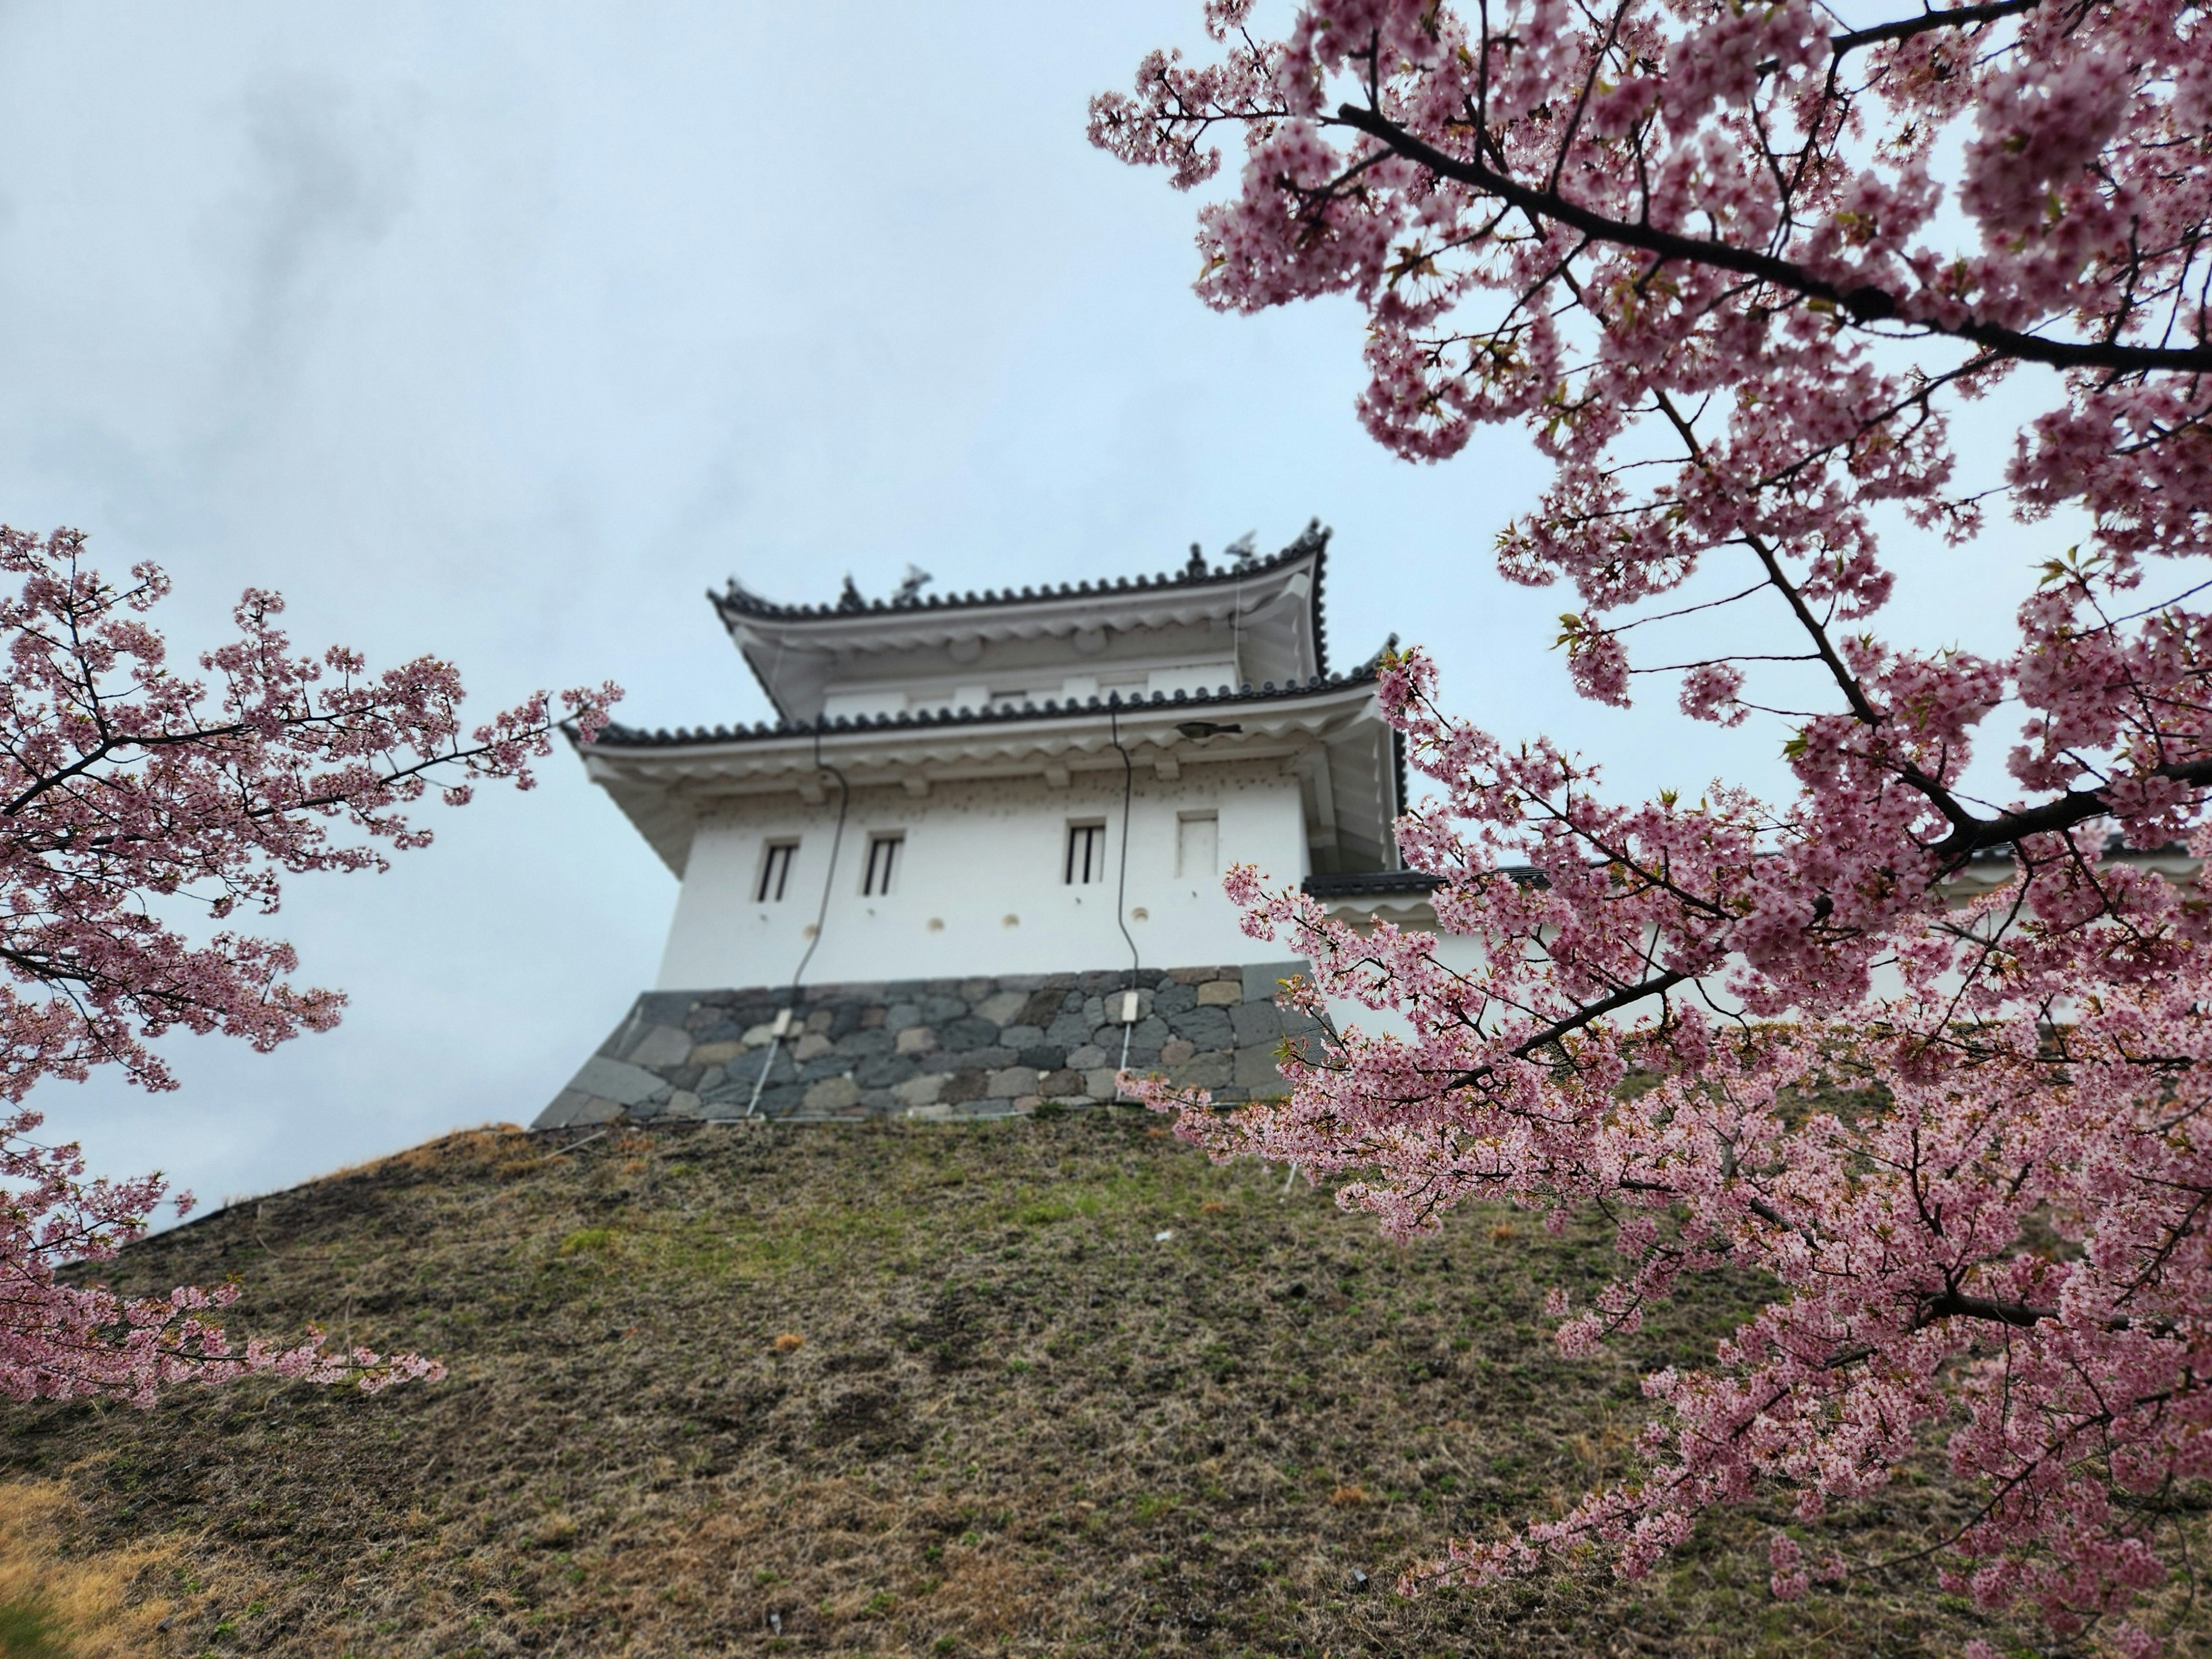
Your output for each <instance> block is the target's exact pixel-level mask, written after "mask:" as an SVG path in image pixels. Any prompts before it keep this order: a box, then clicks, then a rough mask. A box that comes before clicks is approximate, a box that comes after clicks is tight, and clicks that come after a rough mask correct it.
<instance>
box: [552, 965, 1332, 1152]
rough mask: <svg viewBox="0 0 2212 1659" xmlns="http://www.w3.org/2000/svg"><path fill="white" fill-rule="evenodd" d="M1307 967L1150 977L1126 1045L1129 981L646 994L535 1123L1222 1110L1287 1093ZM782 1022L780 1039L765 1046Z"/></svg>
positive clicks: (1022, 978)
mask: <svg viewBox="0 0 2212 1659" xmlns="http://www.w3.org/2000/svg"><path fill="white" fill-rule="evenodd" d="M1305 967H1306V964H1305V963H1303V962H1279V963H1255V964H1247V965H1244V966H1241V967H1227V968H1177V969H1170V970H1169V971H1167V972H1165V973H1163V972H1161V971H1160V970H1159V969H1150V970H1147V971H1146V972H1145V973H1143V974H1141V975H1139V977H1138V981H1137V986H1138V989H1137V1018H1136V1020H1135V1022H1134V1023H1133V1024H1130V1025H1128V1026H1127V1027H1126V1028H1125V1027H1124V1025H1123V1024H1122V1022H1121V1001H1122V994H1123V993H1125V992H1126V991H1127V989H1128V987H1129V980H1130V975H1129V972H1128V970H1127V969H1121V970H1119V971H1105V972H1100V973H1093V974H1015V975H1006V976H1005V977H1002V978H998V979H963V980H909V981H900V982H897V983H893V984H882V985H821V986H810V987H806V988H805V989H803V990H802V991H800V992H799V996H798V1000H796V1002H792V1001H791V999H790V994H789V993H788V992H787V991H781V990H766V989H760V990H748V991H648V992H647V993H646V994H644V995H643V996H641V997H640V998H638V1000H637V1002H636V1004H635V1006H633V1007H632V1008H631V1010H630V1012H629V1018H627V1019H625V1020H624V1021H623V1023H622V1024H621V1025H619V1026H618V1027H617V1028H616V1030H615V1032H614V1035H613V1036H610V1037H609V1038H608V1039H607V1040H606V1042H604V1043H602V1044H600V1045H599V1052H598V1053H597V1054H594V1055H592V1058H591V1059H590V1060H586V1061H585V1062H584V1066H583V1068H582V1069H581V1070H580V1071H579V1072H578V1073H576V1075H575V1077H574V1079H572V1080H571V1081H570V1083H569V1085H568V1087H567V1088H566V1089H564V1090H562V1091H561V1093H560V1094H559V1095H558V1096H557V1097H556V1098H555V1099H554V1101H553V1103H552V1104H551V1105H550V1106H548V1107H547V1108H546V1109H544V1111H543V1112H541V1113H540V1114H538V1121H537V1125H536V1127H538V1128H541V1129H545V1128H558V1127H568V1126H570V1125H574V1124H589V1123H608V1122H613V1121H617V1119H627V1120H629V1121H639V1122H641V1121H650V1120H653V1119H660V1118H667V1119H703V1120H708V1121H717V1120H720V1121H727V1120H730V1119H735V1118H741V1117H744V1116H745V1115H747V1111H748V1109H749V1108H750V1109H751V1110H752V1111H754V1112H755V1113H757V1115H760V1116H763V1117H769V1118H776V1119H781V1120H785V1121H837V1120H842V1119H851V1118H863V1117H888V1116H898V1117H915V1118H926V1119H934V1118H953V1117H1006V1116H1014V1115H1024V1114H1027V1113H1030V1112H1034V1111H1035V1110H1036V1109H1037V1108H1038V1107H1039V1106H1041V1105H1044V1104H1046V1103H1058V1104H1060V1105H1066V1106H1073V1107H1082V1106H1094V1105H1098V1104H1101V1103H1105V1102H1108V1101H1110V1100H1112V1099H1113V1098H1114V1096H1115V1090H1114V1076H1115V1071H1116V1070H1117V1069H1118V1068H1119V1066H1121V1059H1122V1042H1123V1037H1124V1034H1125V1030H1126V1035H1127V1042H1128V1048H1127V1054H1128V1064H1129V1066H1130V1068H1131V1069H1132V1070H1133V1071H1140V1072H1162V1073H1165V1074H1166V1075H1167V1076H1168V1077H1169V1078H1170V1079H1173V1080H1174V1081H1175V1082H1176V1083H1178V1084H1182V1085H1197V1086H1202V1087H1205V1088H1207V1089H1210V1090H1212V1091H1213V1096H1214V1098H1215V1099H1217V1100H1248V1099H1252V1098H1255V1097H1269V1096H1279V1095H1282V1094H1285V1093H1287V1092H1288V1091H1289V1090H1288V1085H1286V1084H1285V1082H1284V1081H1283V1079H1282V1075H1281V1073H1279V1071H1278V1070H1277V1069H1276V1062H1277V1059H1278V1055H1279V1050H1280V1048H1281V1046H1282V1044H1283V1042H1284V1041H1285V1038H1288V1039H1290V1040H1291V1041H1292V1042H1299V1041H1303V1040H1304V1039H1306V1038H1307V1037H1308V1036H1309V1035H1310V1030H1311V1024H1310V1022H1309V1021H1308V1020H1306V1019H1305V1018H1304V1017H1303V1016H1301V1015H1298V1014H1295V1013H1290V1012H1284V1011H1282V1010H1279V1009H1278V1008H1277V1007H1276V1006H1275V994H1276V991H1277V989H1278V986H1279V981H1282V980H1284V979H1286V978H1289V977H1290V976H1291V975H1295V974H1302V973H1304V971H1305ZM787 1005H788V1006H790V1007H791V1010H792V1015H791V1019H790V1021H789V1023H788V1029H787V1031H786V1033H785V1034H784V1035H783V1036H781V1037H780V1038H779V1037H777V1036H775V1021H776V1017H777V1015H778V1013H779V1012H781V1010H782V1009H784V1008H785V1007H786V1006H787Z"/></svg>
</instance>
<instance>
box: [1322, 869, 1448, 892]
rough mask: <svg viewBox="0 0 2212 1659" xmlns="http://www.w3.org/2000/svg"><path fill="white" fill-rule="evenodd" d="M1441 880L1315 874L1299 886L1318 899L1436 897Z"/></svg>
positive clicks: (1410, 874)
mask: <svg viewBox="0 0 2212 1659" xmlns="http://www.w3.org/2000/svg"><path fill="white" fill-rule="evenodd" d="M1299 885H1301V886H1302V887H1303V888H1304V890H1306V891H1307V892H1308V893H1310V894H1311V895H1312V896H1314V897H1316V898H1352V897H1358V896H1366V895H1368V894H1373V893H1433V892H1435V891H1436V890H1437V888H1439V887H1442V886H1443V885H1444V878H1443V877H1442V876H1432V875H1431V874H1430V873H1429V872H1427V871H1425V870H1340V871H1334V872H1329V873H1328V874H1322V873H1320V872H1316V873H1315V874H1313V875H1310V876H1308V877H1307V878H1305V880H1304V882H1302V883H1300V884H1299Z"/></svg>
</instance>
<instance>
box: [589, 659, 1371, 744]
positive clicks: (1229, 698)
mask: <svg viewBox="0 0 2212 1659" xmlns="http://www.w3.org/2000/svg"><path fill="white" fill-rule="evenodd" d="M1395 643H1396V641H1395V639H1394V640H1393V641H1392V644H1394V645H1395ZM1380 661H1381V654H1380V653H1377V655H1376V657H1375V658H1374V659H1370V660H1369V661H1367V662H1364V663H1362V664H1360V665H1359V666H1358V667H1357V668H1355V669H1353V670H1352V671H1351V672H1349V673H1346V674H1314V675H1310V676H1309V677H1308V678H1306V679H1304V680H1303V681H1301V682H1299V683H1298V684H1294V685H1277V684H1275V683H1274V681H1273V680H1268V681H1266V682H1265V683H1264V684H1261V685H1258V686H1251V685H1245V686H1241V687H1240V686H1227V685H1225V686H1220V687H1218V688H1216V689H1212V690H1209V689H1207V688H1205V687H1200V688H1198V689H1196V690H1189V691H1182V690H1178V691H1176V692H1173V693H1170V692H1165V691H1155V692H1152V694H1151V695H1149V696H1133V697H1124V696H1120V695H1118V694H1116V695H1115V696H1107V697H1086V698H1080V699H1076V698H1071V699H1068V700H1066V701H1064V702H1063V701H1060V700H1059V699H1055V698H1048V699H1046V700H1045V701H1044V702H1042V703H1023V704H1020V705H1018V707H1013V708H957V709H931V708H902V709H900V710H899V711H897V712H896V714H838V715H835V716H824V717H823V718H820V719H817V720H775V721H766V720H763V721H759V722H757V723H755V724H753V725H750V726H744V725H740V726H714V727H712V728H709V727H706V726H678V727H677V728H676V729H674V730H672V731H671V730H669V729H668V728H666V727H665V726H664V727H658V728H655V729H653V730H652V731H647V730H646V729H644V728H643V727H641V726H623V725H622V724H621V723H619V722H610V723H609V724H608V725H607V726H605V727H603V728H602V729H601V731H600V732H599V736H598V737H597V738H594V739H593V740H592V747H593V748H595V749H688V748H700V747H707V746H720V745H722V744H732V743H766V742H771V741H774V740H775V739H777V738H805V737H811V736H812V735H813V734H814V733H816V732H825V733H827V732H902V731H911V730H917V729H924V728H927V727H932V726H991V725H1004V724H1007V723H1010V722H1015V721H1021V720H1064V719H1066V717H1067V716H1069V715H1071V714H1091V715H1098V714H1105V713H1107V712H1108V710H1109V708H1117V709H1120V710H1121V711H1122V712H1123V713H1124V714H1137V713H1140V712H1141V713H1147V714H1158V713H1159V712H1160V711H1161V710H1163V709H1168V708H1181V707H1183V706H1186V705H1188V706H1190V707H1193V708H1206V707H1218V706H1220V705H1224V704H1243V703H1254V702H1272V701H1274V700H1277V699H1279V698H1285V697H1311V696H1322V695H1324V694H1326V693H1328V692H1333V691H1341V690H1345V689H1346V688H1347V687H1350V686H1356V685H1370V684H1373V683H1374V681H1375V678H1376V665H1377V664H1378V663H1379V662H1380Z"/></svg>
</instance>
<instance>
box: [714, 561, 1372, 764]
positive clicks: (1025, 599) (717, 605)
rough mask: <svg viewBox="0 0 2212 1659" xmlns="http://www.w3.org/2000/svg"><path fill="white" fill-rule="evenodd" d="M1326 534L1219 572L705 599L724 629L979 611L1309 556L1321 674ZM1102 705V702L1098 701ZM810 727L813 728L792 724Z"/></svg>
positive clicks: (1234, 577) (1176, 582)
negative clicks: (881, 595) (783, 598)
mask: <svg viewBox="0 0 2212 1659" xmlns="http://www.w3.org/2000/svg"><path fill="white" fill-rule="evenodd" d="M1328 538H1329V532H1328V527H1327V526H1324V525H1323V524H1322V521H1321V520H1319V519H1316V520H1313V522H1312V523H1310V524H1309V525H1308V526H1306V527H1305V529H1304V530H1303V531H1302V532H1299V534H1298V538H1297V540H1296V541H1294V542H1292V543H1291V544H1290V545H1289V546H1287V547H1285V548H1284V549H1283V550H1281V551H1280V552H1278V553H1273V554H1270V555H1269V556H1267V557H1266V558H1264V559H1255V560H1253V561H1252V562H1250V563H1249V564H1244V565H1228V566H1225V567H1224V568H1220V569H1218V570H1208V569H1200V568H1190V567H1186V568H1183V569H1182V570H1178V571H1176V572H1174V573H1172V574H1170V573H1166V572H1162V573H1161V574H1157V575H1152V576H1143V575H1139V576H1117V577H1115V578H1114V579H1113V580H1111V581H1108V580H1098V581H1096V582H1062V583H1060V585H1059V586H1047V587H1024V588H1022V589H1020V590H1019V591H1017V590H1015V589H1013V588H1011V587H1010V588H1006V589H1005V590H1004V591H1003V592H1002V591H1000V590H998V589H995V588H994V589H990V590H987V591H986V592H981V593H932V594H929V595H928V596H927V597H923V596H922V595H920V594H917V595H915V597H914V598H913V599H910V600H908V601H906V602H904V603H901V602H899V601H897V600H896V599H857V596H848V598H847V599H844V600H842V601H841V602H840V603H838V604H836V605H778V604H776V603H775V601H774V600H772V599H763V598H762V597H761V596H760V595H759V594H757V593H755V592H752V591H751V590H750V588H748V587H746V586H744V584H743V583H741V582H740V581H738V579H737V578H736V577H734V576H732V578H731V579H730V585H729V586H728V587H727V588H726V589H725V590H724V591H723V592H720V593H717V592H714V590H713V589H712V588H709V589H708V591H707V598H708V600H709V601H711V602H712V603H713V605H714V609H715V611H717V612H719V613H720V616H721V618H722V623H723V625H724V626H725V627H727V626H729V625H731V624H732V623H733V622H735V621H737V620H738V619H740V618H758V619H759V620H761V621H763V622H786V623H791V622H797V623H805V622H841V621H849V620H850V619H852V618H853V617H873V616H896V615H900V614H902V613H904V612H906V611H971V610H974V611H980V610H986V609H988V608H990V607H993V606H1000V605H1035V604H1036V603H1037V602H1038V601H1039V600H1049V599H1089V598H1103V597H1110V596H1112V595H1115V594H1122V593H1144V592H1155V591H1157V590H1159V589H1162V588H1174V587H1225V586H1231V585H1233V584H1235V583H1237V582H1239V581H1242V580H1246V579H1247V578H1249V577H1252V576H1257V575H1264V574H1267V573H1268V572H1270V571H1274V570H1279V569H1281V568H1283V567H1284V566H1285V565H1287V564H1292V563H1295V562H1297V561H1298V560H1300V559H1303V558H1305V557H1307V556H1311V557H1312V559H1313V562H1314V585H1313V595H1312V599H1311V605H1312V615H1313V636H1314V659H1315V660H1316V663H1318V664H1319V665H1320V667H1321V671H1322V673H1323V674H1324V675H1326V674H1327V673H1328V629H1327V627H1326V625H1325V623H1324V622H1323V619H1322V603H1321V597H1322V579H1323V576H1324V574H1326V570H1327V567H1328ZM1100 706H1101V707H1102V708H1103V706H1104V705H1103V704H1101V705H1100ZM793 729H794V730H796V729H805V730H808V731H811V730H812V729H813V728H812V727H811V726H809V727H805V728H793Z"/></svg>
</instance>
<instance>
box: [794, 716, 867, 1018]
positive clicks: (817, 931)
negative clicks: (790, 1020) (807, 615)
mask: <svg viewBox="0 0 2212 1659" xmlns="http://www.w3.org/2000/svg"><path fill="white" fill-rule="evenodd" d="M827 718H828V717H827V716H826V715H823V716H817V718H816V720H815V723H814V769H815V770H816V771H817V772H827V773H828V774H829V775H830V776H831V777H833V778H835V779H836V780H837V828H836V830H834V831H833V832H832V833H831V835H830V836H829V869H828V870H826V871H825V872H823V876H822V908H820V909H818V910H817V911H816V912H815V913H814V937H813V938H812V939H809V940H807V941H806V954H805V956H803V957H799V966H798V967H796V968H794V969H792V970H791V999H790V1000H791V1006H793V1008H797V1007H798V1006H799V981H801V980H803V979H805V977H806V964H807V963H810V962H811V961H813V960H814V951H815V947H816V946H817V945H820V944H821V943H822V925H823V922H825V921H828V920H829V891H830V884H832V883H833V882H835V881H836V879H837V849H838V848H839V847H840V846H842V845H843V843H844V840H845V809H846V808H847V807H848V806H849V805H852V801H853V791H852V788H851V787H850V786H848V784H847V783H846V781H845V775H844V774H843V773H842V772H840V771H839V770H838V769H836V767H834V766H832V765H830V764H829V762H827V761H825V760H823V758H822V721H823V720H824V719H827Z"/></svg>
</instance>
